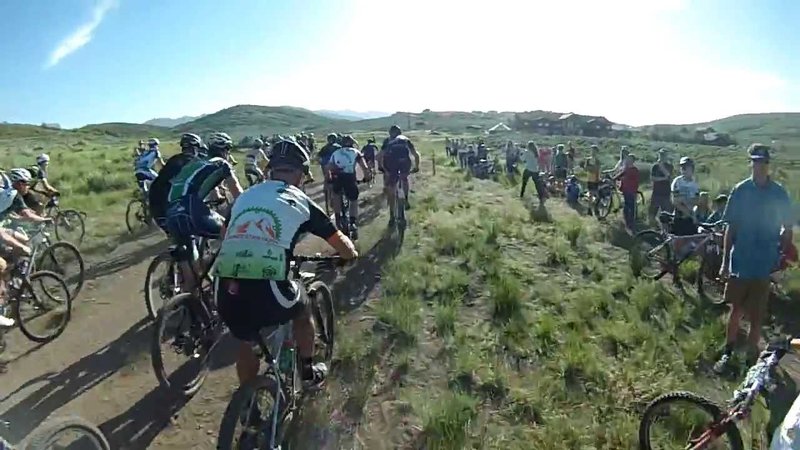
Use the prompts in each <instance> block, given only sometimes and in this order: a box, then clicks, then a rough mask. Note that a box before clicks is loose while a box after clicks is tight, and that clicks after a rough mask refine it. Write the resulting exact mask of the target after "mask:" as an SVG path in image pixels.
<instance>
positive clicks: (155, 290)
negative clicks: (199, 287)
mask: <svg viewBox="0 0 800 450" xmlns="http://www.w3.org/2000/svg"><path fill="white" fill-rule="evenodd" d="M159 270H162V271H163V273H161V272H159ZM179 274H180V272H179V270H178V264H176V263H175V261H174V260H173V259H172V256H171V255H170V254H169V253H162V254H160V255H158V256H156V257H155V258H153V261H152V262H151V263H150V266H148V267H147V275H145V277H144V305H145V307H146V308H147V316H148V317H150V319H151V320H153V321H155V320H156V317H157V316H158V311H160V310H161V308H162V307H163V306H164V305H165V304H166V303H167V302H168V301H169V299H171V298H172V297H174V296H175V295H178V294H179V293H180V290H181V285H180V280H179V278H178V277H179Z"/></svg>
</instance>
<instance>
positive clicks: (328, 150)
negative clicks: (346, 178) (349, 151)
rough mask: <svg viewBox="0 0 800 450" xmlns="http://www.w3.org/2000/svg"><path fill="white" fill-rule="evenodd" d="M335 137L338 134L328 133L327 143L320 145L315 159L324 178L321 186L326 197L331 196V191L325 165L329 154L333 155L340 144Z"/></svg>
mask: <svg viewBox="0 0 800 450" xmlns="http://www.w3.org/2000/svg"><path fill="white" fill-rule="evenodd" d="M337 139H338V136H336V133H331V134H329V135H328V143H327V144H325V145H323V146H322V148H321V149H320V150H319V154H318V155H317V161H318V162H319V167H320V169H322V174H323V177H324V180H323V183H324V184H323V186H324V187H323V189H325V192H326V194H327V196H328V198H330V196H331V192H330V188H331V186H330V184H331V180H330V178H329V176H328V173H327V171H326V170H325V167H326V166H327V165H328V163H329V162H330V159H331V156H332V155H333V152H335V151H336V150H339V149H340V148H341V145H339V144H338V143H336V141H337ZM309 173H310V172H309Z"/></svg>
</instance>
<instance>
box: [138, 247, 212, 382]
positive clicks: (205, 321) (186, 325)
mask: <svg viewBox="0 0 800 450" xmlns="http://www.w3.org/2000/svg"><path fill="white" fill-rule="evenodd" d="M191 245H192V246H194V245H195V244H194V243H192V244H191ZM203 245H208V244H204V243H203V242H200V245H199V247H201V248H202V246H203ZM204 253H205V251H204ZM192 254H193V249H192V248H190V246H189V245H180V246H177V245H173V246H170V258H171V260H172V261H173V262H174V265H173V269H172V271H173V273H174V274H177V273H180V270H179V268H178V267H177V264H179V263H180V262H182V261H186V260H188V261H189V263H190V264H189V266H190V268H191V272H192V275H193V277H194V280H195V281H196V282H197V285H196V287H195V289H194V290H193V291H192V292H182V293H178V294H176V295H174V296H173V297H172V298H170V299H169V301H167V302H166V303H165V304H164V305H163V307H162V308H161V309H159V310H158V313H157V314H156V319H155V322H156V326H155V327H154V328H153V340H152V342H151V347H150V359H151V363H152V366H153V371H154V372H155V375H156V379H158V382H159V384H161V385H162V386H164V387H165V388H173V387H175V386H174V383H173V382H171V381H170V377H171V376H172V375H174V373H172V374H171V375H170V374H167V372H166V369H165V367H164V362H165V361H164V359H165V358H164V356H165V354H162V351H161V343H162V342H169V347H170V348H171V349H172V350H173V351H174V353H175V354H178V355H182V356H185V357H188V358H189V360H190V361H192V360H199V364H200V366H199V367H198V368H196V369H192V371H195V370H196V372H197V373H196V375H194V376H193V377H192V378H191V379H189V380H187V381H186V382H184V383H183V384H182V385H180V386H179V387H180V390H181V392H182V393H183V395H185V396H191V395H193V394H194V393H196V392H197V391H198V390H199V389H200V387H201V386H202V385H203V382H204V381H205V378H206V375H208V370H209V365H210V363H211V361H210V355H211V353H212V352H213V350H214V347H215V346H216V345H217V343H218V342H219V339H220V338H221V337H222V334H223V332H224V329H225V326H224V325H223V323H222V320H221V319H220V318H219V316H218V315H217V310H216V305H215V304H214V292H213V289H212V286H213V279H212V277H211V276H210V275H209V272H210V270H211V267H212V266H213V263H214V259H215V258H216V255H217V254H216V253H214V255H213V256H212V257H211V258H210V261H208V262H207V263H206V262H205V261H204V262H203V264H204V266H205V268H204V269H203V272H202V274H201V275H198V274H197V271H196V269H195V267H194V258H193V257H192ZM201 260H202V258H201ZM175 280H176V282H177V283H178V284H176V285H177V286H180V284H179V282H178V280H177V278H175ZM178 289H179V288H178ZM148 305H149V303H148ZM148 307H150V306H148ZM173 314H177V315H178V321H177V325H176V327H175V328H176V332H175V336H174V339H172V340H170V339H168V338H167V336H168V335H167V333H168V326H169V325H170V319H171V318H172V315H173Z"/></svg>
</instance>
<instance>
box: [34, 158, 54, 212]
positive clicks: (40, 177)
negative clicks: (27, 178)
mask: <svg viewBox="0 0 800 450" xmlns="http://www.w3.org/2000/svg"><path fill="white" fill-rule="evenodd" d="M49 165H50V156H48V155H47V153H42V154H41V155H39V156H37V157H36V165H34V166H30V167H29V168H28V171H29V172H30V173H31V177H32V181H31V185H30V187H31V190H32V191H34V192H38V193H40V194H43V195H46V196H47V197H48V198H49V197H52V196H54V195H58V190H57V189H56V188H54V187H53V186H52V185H51V184H50V182H48V181H47V167H48V166H49ZM40 181H41V183H42V188H41V189H39V190H37V189H36V186H37V185H38V184H39V182H40ZM30 206H31V207H33V208H34V210H36V212H37V213H38V214H41V213H42V212H43V211H44V206H43V205H41V208H40V209H37V207H38V206H39V205H30Z"/></svg>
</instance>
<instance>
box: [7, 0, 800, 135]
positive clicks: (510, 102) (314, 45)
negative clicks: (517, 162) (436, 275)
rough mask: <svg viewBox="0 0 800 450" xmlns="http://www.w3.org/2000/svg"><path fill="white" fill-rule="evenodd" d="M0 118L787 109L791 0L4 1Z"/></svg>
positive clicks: (790, 105)
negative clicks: (257, 111) (294, 109)
mask: <svg viewBox="0 0 800 450" xmlns="http://www.w3.org/2000/svg"><path fill="white" fill-rule="evenodd" d="M0 17H3V18H4V26H3V27H0V61H2V62H3V65H4V67H3V70H0V121H8V122H12V123H36V124H38V123H42V122H56V123H60V124H61V125H62V126H64V127H77V126H82V125H85V124H89V123H101V122H136V123H138V122H143V121H146V120H148V119H152V118H156V117H179V116H183V115H199V114H203V113H211V112H215V111H217V110H220V109H222V108H226V107H229V106H233V105H237V104H258V105H270V106H278V105H292V106H299V107H304V108H309V109H329V110H344V109H348V110H355V111H359V110H361V111H366V110H373V111H375V110H377V111H391V112H394V111H421V110H423V109H426V108H430V109H433V110H463V111H473V110H482V111H488V110H498V111H528V110H537V109H543V110H551V111H558V112H576V113H581V114H593V115H603V116H606V117H607V118H609V119H610V120H612V121H615V122H618V123H625V124H629V125H644V124H652V123H694V122H703V121H709V120H713V119H717V118H721V117H725V116H730V115H734V114H740V113H751V112H775V111H781V112H787V111H800V58H798V57H797V55H798V50H800V29H798V28H797V24H798V23H800V1H797V0H603V1H596V0H559V1H553V0H548V1H542V0H492V1H481V0H473V1H471V2H464V1H463V0H403V1H392V0H304V1H302V2H287V1H280V0H226V1H225V2H220V1H218V0H168V1H152V0H58V1H52V0H3V1H0Z"/></svg>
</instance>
